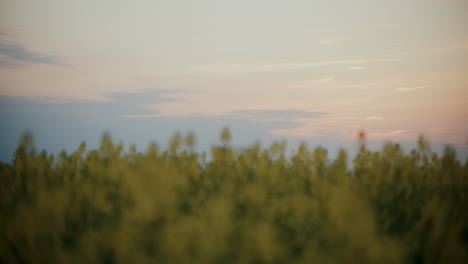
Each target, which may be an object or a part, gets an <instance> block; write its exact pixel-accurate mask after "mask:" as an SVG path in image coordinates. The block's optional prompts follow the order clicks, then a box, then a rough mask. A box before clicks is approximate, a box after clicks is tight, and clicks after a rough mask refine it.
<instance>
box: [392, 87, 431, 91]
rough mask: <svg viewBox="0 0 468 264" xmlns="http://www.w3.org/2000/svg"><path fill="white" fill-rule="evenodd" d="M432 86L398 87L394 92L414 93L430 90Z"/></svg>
mask: <svg viewBox="0 0 468 264" xmlns="http://www.w3.org/2000/svg"><path fill="white" fill-rule="evenodd" d="M431 87H432V86H430V85H424V86H411V87H400V88H397V89H395V91H398V92H409V91H416V90H423V89H427V88H431Z"/></svg>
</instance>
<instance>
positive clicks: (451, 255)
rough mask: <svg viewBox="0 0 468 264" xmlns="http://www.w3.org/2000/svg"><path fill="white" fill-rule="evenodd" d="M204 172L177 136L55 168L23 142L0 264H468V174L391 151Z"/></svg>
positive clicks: (248, 161) (231, 162) (251, 153)
mask: <svg viewBox="0 0 468 264" xmlns="http://www.w3.org/2000/svg"><path fill="white" fill-rule="evenodd" d="M230 138H231V135H230V133H229V130H227V129H225V130H223V131H222V133H221V136H220V139H221V144H220V145H219V146H216V147H213V148H212V157H213V158H212V159H210V160H206V158H205V156H204V155H200V154H198V153H196V152H195V151H194V145H195V137H194V135H193V134H189V135H187V136H185V137H184V136H183V135H181V134H177V135H176V136H175V137H174V138H173V139H172V140H171V142H170V147H169V150H168V151H164V152H161V151H160V150H159V148H158V146H157V145H156V144H151V145H150V146H149V147H148V149H147V151H146V152H145V153H137V151H136V149H135V147H134V146H131V147H130V148H129V150H128V151H127V152H125V153H124V146H123V145H122V144H116V143H114V142H113V141H112V139H111V137H110V135H108V134H105V135H104V136H103V138H102V141H101V146H100V148H99V149H98V150H97V151H90V152H87V151H86V145H85V144H84V143H82V144H81V145H80V146H79V148H78V149H77V150H76V151H75V152H74V153H71V154H66V153H65V152H62V153H61V154H60V155H58V157H54V156H52V155H47V154H46V153H45V152H41V153H36V152H35V151H34V140H33V138H32V136H31V135H25V136H24V137H23V139H22V141H21V143H20V145H19V147H18V149H17V151H16V153H15V157H14V161H13V163H12V164H0V228H1V229H0V263H103V264H110V263H468V211H467V209H466V208H467V207H466V204H468V196H467V195H468V166H467V164H468V162H467V163H466V164H465V165H462V164H460V162H459V161H458V160H457V158H456V153H455V151H454V150H453V149H451V148H447V149H446V152H445V154H444V155H442V156H438V155H436V154H434V153H431V152H430V146H429V144H428V143H427V142H426V141H425V140H424V139H423V138H421V139H420V140H419V148H418V149H416V150H413V151H412V152H411V153H409V154H405V153H404V152H403V151H402V150H401V148H400V147H399V146H398V145H397V144H388V145H386V146H385V147H384V148H383V149H382V150H381V151H380V152H371V151H369V150H368V149H367V148H366V145H365V135H364V134H363V133H362V134H360V135H359V140H360V144H361V147H360V151H359V153H358V154H357V155H356V156H355V157H354V158H353V166H352V167H351V168H349V167H348V163H347V160H348V156H347V153H346V152H344V151H341V152H340V153H339V155H338V156H337V158H336V159H335V160H334V161H330V159H329V157H328V156H327V150H326V149H323V148H316V149H314V150H309V148H308V147H307V146H306V145H305V144H302V145H301V146H300V147H299V148H298V150H297V153H295V154H294V155H293V156H292V157H290V158H287V157H286V155H285V153H284V151H285V144H283V143H274V144H272V145H271V146H270V147H268V148H267V149H262V148H261V146H260V145H254V146H251V147H250V148H248V149H245V150H243V151H235V150H234V149H233V148H232V147H231V146H230Z"/></svg>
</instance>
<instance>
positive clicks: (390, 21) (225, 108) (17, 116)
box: [0, 0, 468, 160]
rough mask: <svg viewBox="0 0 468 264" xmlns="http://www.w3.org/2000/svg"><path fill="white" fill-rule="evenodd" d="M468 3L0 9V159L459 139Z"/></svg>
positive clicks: (53, 4) (418, 0)
mask: <svg viewBox="0 0 468 264" xmlns="http://www.w3.org/2000/svg"><path fill="white" fill-rule="evenodd" d="M467 13H468V1H466V0H410V1H408V0H394V1H376V0H356V1H337V0H326V1H325V0H316V1H310V0H308V1H300V0H297V1H275V0H269V1H256V0H250V1H243V0H238V1H223V0H217V1H205V0H199V1H179V0H171V1H123V0H112V1H110V0H102V1H91V0H82V1H65V0H42V1H26V0H0V131H1V132H0V148H1V149H2V151H1V152H2V153H1V154H0V160H9V159H11V153H13V151H14V149H15V147H16V146H17V143H18V140H19V137H20V136H21V133H23V132H24V131H31V132H32V133H33V134H34V135H35V137H36V141H37V143H38V145H39V147H40V148H43V149H45V150H48V151H50V152H58V151H60V150H61V149H66V150H73V149H75V148H76V147H77V146H78V144H79V143H80V142H81V141H83V140H84V141H86V142H88V145H89V146H91V147H95V146H97V144H98V142H99V137H100V135H101V134H102V133H103V132H104V131H108V132H110V133H111V134H112V135H114V137H115V138H116V139H117V140H121V141H123V142H125V143H128V144H137V145H138V146H141V147H143V146H145V144H147V143H148V142H149V141H151V140H156V141H157V142H165V141H167V139H168V138H170V137H171V135H173V134H174V133H175V132H176V131H180V132H182V133H187V132H189V131H192V132H194V133H195V134H196V136H197V137H198V144H199V146H201V148H202V149H203V148H205V149H206V148H208V147H209V146H210V144H214V143H216V142H218V135H219V133H220V131H221V129H222V128H224V127H229V128H230V129H231V131H232V133H233V140H234V143H239V144H249V143H252V142H258V141H261V142H263V141H265V142H271V141H275V140H280V141H281V140H285V141H287V142H299V141H305V142H310V143H311V144H312V145H314V144H320V145H324V146H325V147H328V146H330V147H331V148H338V146H339V145H343V146H348V145H350V144H352V143H351V142H355V141H356V134H357V132H358V131H361V130H363V131H366V133H367V137H368V140H369V141H370V142H386V141H395V142H408V144H411V142H413V143H414V142H415V141H416V140H417V138H418V136H419V135H424V136H425V137H426V138H427V139H429V140H430V141H431V142H433V143H434V144H436V145H437V144H439V145H443V144H451V145H453V146H456V147H458V148H459V149H462V152H463V151H465V155H466V151H467V150H466V149H467V144H468V122H467V121H468V19H467V17H466V14H467Z"/></svg>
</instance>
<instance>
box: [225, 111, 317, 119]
mask: <svg viewBox="0 0 468 264" xmlns="http://www.w3.org/2000/svg"><path fill="white" fill-rule="evenodd" d="M230 115H231V116H233V117H239V118H244V119H249V120H256V121H294V120H295V119H300V118H307V119H310V118H321V117H324V116H326V113H323V112H310V111H301V110H238V111H233V112H231V113H230Z"/></svg>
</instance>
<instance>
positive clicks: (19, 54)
mask: <svg viewBox="0 0 468 264" xmlns="http://www.w3.org/2000/svg"><path fill="white" fill-rule="evenodd" d="M0 55H1V56H2V57H4V58H6V59H0V67H15V66H18V64H19V63H37V64H48V65H64V63H63V62H61V61H60V60H59V59H58V58H57V57H55V56H50V55H44V54H40V53H36V52H32V51H29V50H27V49H26V48H25V47H23V46H22V45H19V44H15V43H0Z"/></svg>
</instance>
